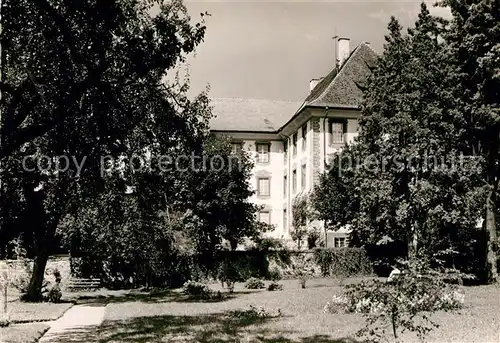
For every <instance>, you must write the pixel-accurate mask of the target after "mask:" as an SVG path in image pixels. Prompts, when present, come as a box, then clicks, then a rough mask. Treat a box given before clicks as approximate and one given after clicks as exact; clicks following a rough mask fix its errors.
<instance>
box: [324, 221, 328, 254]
mask: <svg viewBox="0 0 500 343" xmlns="http://www.w3.org/2000/svg"><path fill="white" fill-rule="evenodd" d="M324 229H325V248H328V228H327V227H326V220H325V223H324Z"/></svg>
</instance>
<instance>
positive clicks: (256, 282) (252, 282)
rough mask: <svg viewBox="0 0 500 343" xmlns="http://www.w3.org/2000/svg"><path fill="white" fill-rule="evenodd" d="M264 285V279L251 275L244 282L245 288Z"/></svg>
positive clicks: (259, 287) (263, 286) (258, 287)
mask: <svg viewBox="0 0 500 343" xmlns="http://www.w3.org/2000/svg"><path fill="white" fill-rule="evenodd" d="M265 287H266V285H265V284H264V281H262V280H261V279H257V278H255V277H252V278H250V279H248V280H247V282H245V288H247V289H261V288H265Z"/></svg>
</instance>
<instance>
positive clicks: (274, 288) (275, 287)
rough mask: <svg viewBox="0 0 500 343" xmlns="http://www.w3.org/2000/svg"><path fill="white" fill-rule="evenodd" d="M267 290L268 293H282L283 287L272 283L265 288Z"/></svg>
mask: <svg viewBox="0 0 500 343" xmlns="http://www.w3.org/2000/svg"><path fill="white" fill-rule="evenodd" d="M267 290H268V291H282V290H283V285H282V284H280V283H277V282H275V281H273V282H271V283H270V284H269V285H268V286H267Z"/></svg>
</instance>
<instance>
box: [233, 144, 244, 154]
mask: <svg viewBox="0 0 500 343" xmlns="http://www.w3.org/2000/svg"><path fill="white" fill-rule="evenodd" d="M232 146H233V148H232V150H231V153H232V154H239V153H240V152H241V150H243V144H242V143H233V144H232Z"/></svg>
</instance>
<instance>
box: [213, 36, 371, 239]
mask: <svg viewBox="0 0 500 343" xmlns="http://www.w3.org/2000/svg"><path fill="white" fill-rule="evenodd" d="M337 54H338V66H336V67H334V68H333V69H332V70H331V71H330V73H328V74H327V75H326V76H325V77H323V78H321V79H313V80H311V82H310V85H309V90H310V93H309V95H308V96H307V97H306V99H305V100H304V101H303V102H302V103H298V102H286V101H269V100H257V99H212V104H213V107H214V114H215V118H214V119H213V120H212V121H211V123H210V125H211V131H212V132H214V133H215V134H218V135H226V136H230V137H231V139H232V141H233V148H234V149H235V150H237V149H244V150H245V151H248V152H249V153H250V154H251V155H252V156H253V158H254V163H255V165H254V170H253V172H252V180H251V185H252V187H253V189H254V190H255V194H254V195H253V196H252V199H251V200H252V201H253V202H254V203H256V204H258V205H261V206H262V211H261V212H260V214H259V218H260V220H261V221H263V222H266V223H269V224H271V225H273V226H274V228H275V229H274V231H272V232H271V233H270V235H271V236H273V237H275V238H283V239H290V232H291V230H293V227H292V218H293V202H294V199H295V198H296V197H298V196H301V195H307V194H309V193H310V192H311V191H312V190H313V188H314V185H315V184H316V183H317V182H318V181H319V176H320V174H321V173H323V172H325V171H326V169H327V168H328V162H329V159H330V158H331V157H332V155H333V154H334V153H335V152H337V151H340V150H341V149H342V147H344V146H345V145H346V144H349V143H351V142H352V141H353V140H354V139H355V137H356V136H357V134H358V131H359V126H358V119H359V116H360V104H361V101H362V91H361V87H362V85H363V84H364V83H366V80H367V78H368V76H369V74H370V68H371V67H372V66H373V65H374V63H375V60H376V58H377V55H376V53H375V52H374V51H373V50H372V49H371V48H370V46H369V44H368V43H361V44H360V45H358V46H357V47H356V48H355V49H354V50H353V51H351V50H350V46H349V39H347V38H340V39H339V40H338V49H337ZM308 226H309V227H311V228H312V227H316V228H318V229H321V230H322V232H323V228H324V223H322V222H316V221H311V222H310V223H309V224H308ZM348 233H349V230H348V228H343V229H341V230H339V231H336V232H328V234H327V245H328V246H342V245H344V244H347V241H348Z"/></svg>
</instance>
